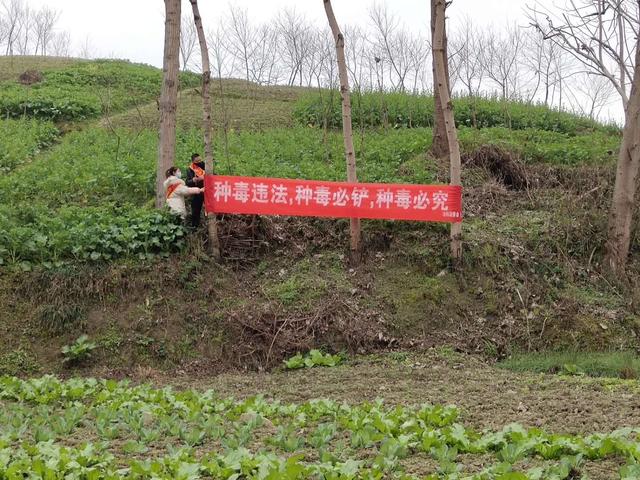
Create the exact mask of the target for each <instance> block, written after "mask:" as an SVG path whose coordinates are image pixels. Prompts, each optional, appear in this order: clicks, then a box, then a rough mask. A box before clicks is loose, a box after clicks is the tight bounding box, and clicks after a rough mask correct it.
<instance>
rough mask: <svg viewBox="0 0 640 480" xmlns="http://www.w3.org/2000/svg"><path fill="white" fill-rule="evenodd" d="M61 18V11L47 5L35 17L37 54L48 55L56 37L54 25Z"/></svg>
mask: <svg viewBox="0 0 640 480" xmlns="http://www.w3.org/2000/svg"><path fill="white" fill-rule="evenodd" d="M59 18H60V12H59V11H57V10H53V9H51V8H49V7H47V6H44V7H42V8H41V9H40V10H38V11H37V12H36V14H35V15H34V17H33V26H34V29H35V34H36V44H35V52H34V53H35V55H37V54H38V51H40V55H47V51H48V49H49V46H50V45H51V43H52V41H53V38H54V27H55V25H56V22H57V21H58V19H59Z"/></svg>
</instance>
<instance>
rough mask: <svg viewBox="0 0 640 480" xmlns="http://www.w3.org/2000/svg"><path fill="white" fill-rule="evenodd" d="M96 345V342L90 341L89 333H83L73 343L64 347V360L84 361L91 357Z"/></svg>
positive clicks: (72, 361) (69, 362)
mask: <svg viewBox="0 0 640 480" xmlns="http://www.w3.org/2000/svg"><path fill="white" fill-rule="evenodd" d="M96 347H97V345H96V344H95V342H91V341H89V337H88V336H87V335H81V336H79V337H78V338H77V339H76V341H75V342H73V343H72V344H71V345H65V346H63V347H62V355H63V356H64V362H65V363H68V364H77V363H82V362H84V361H86V360H88V359H89V358H90V357H91V353H92V352H93V351H94V350H95V349H96Z"/></svg>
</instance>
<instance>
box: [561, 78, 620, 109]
mask: <svg viewBox="0 0 640 480" xmlns="http://www.w3.org/2000/svg"><path fill="white" fill-rule="evenodd" d="M573 83H574V84H573V89H575V93H574V92H572V91H571V90H568V93H569V96H570V98H571V99H570V103H571V105H572V107H573V110H574V111H575V112H576V113H578V114H579V115H584V116H587V117H589V118H590V119H591V120H595V119H597V118H598V117H599V116H600V114H601V112H602V109H603V108H604V107H606V106H607V105H609V104H610V103H611V102H612V97H613V96H614V95H616V92H615V89H614V88H613V85H611V82H610V81H609V80H608V79H607V78H605V77H601V76H598V75H594V74H592V73H589V72H587V73H582V74H581V75H578V76H577V78H576V79H575V81H574V82H573Z"/></svg>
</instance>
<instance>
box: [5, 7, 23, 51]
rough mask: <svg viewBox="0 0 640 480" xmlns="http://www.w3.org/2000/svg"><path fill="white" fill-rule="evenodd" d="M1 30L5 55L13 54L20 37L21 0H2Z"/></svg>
mask: <svg viewBox="0 0 640 480" xmlns="http://www.w3.org/2000/svg"><path fill="white" fill-rule="evenodd" d="M0 5H1V6H2V10H3V12H2V16H0V19H2V24H3V27H2V30H3V31H4V35H3V36H4V43H5V44H6V49H5V53H4V54H5V55H13V54H14V53H16V52H15V48H16V46H17V44H18V39H19V38H20V32H21V30H20V29H21V26H22V23H23V22H22V17H23V16H24V5H23V2H22V0H2V4H0Z"/></svg>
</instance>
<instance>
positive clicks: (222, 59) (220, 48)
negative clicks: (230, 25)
mask: <svg viewBox="0 0 640 480" xmlns="http://www.w3.org/2000/svg"><path fill="white" fill-rule="evenodd" d="M207 44H208V46H209V57H210V58H211V60H212V62H213V73H214V74H215V76H216V77H218V78H226V77H231V76H232V75H233V60H234V59H233V56H232V55H231V54H230V53H229V50H228V49H227V48H225V41H224V31H223V29H222V27H221V26H218V27H217V28H216V29H215V30H212V29H209V30H208V32H207Z"/></svg>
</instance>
